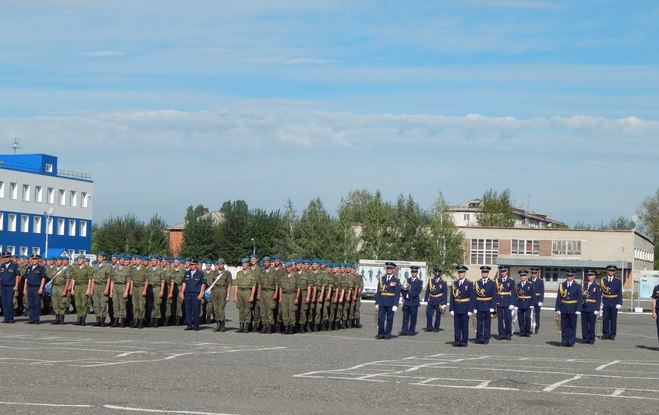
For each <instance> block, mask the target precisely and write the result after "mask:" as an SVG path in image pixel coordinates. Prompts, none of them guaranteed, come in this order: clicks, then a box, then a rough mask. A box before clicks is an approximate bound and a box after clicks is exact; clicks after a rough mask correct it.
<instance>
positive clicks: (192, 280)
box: [182, 260, 206, 330]
mask: <svg viewBox="0 0 659 415" xmlns="http://www.w3.org/2000/svg"><path fill="white" fill-rule="evenodd" d="M190 264H193V265H195V268H194V269H190V270H187V271H186V272H185V276H184V277H183V282H182V284H185V289H184V291H183V295H184V297H185V324H186V326H187V327H186V328H185V329H186V330H192V329H193V327H194V330H199V323H200V318H199V312H200V309H201V300H200V299H199V294H200V293H201V292H202V290H203V289H205V286H206V274H205V273H204V271H201V270H198V269H196V264H197V261H194V260H193V261H190Z"/></svg>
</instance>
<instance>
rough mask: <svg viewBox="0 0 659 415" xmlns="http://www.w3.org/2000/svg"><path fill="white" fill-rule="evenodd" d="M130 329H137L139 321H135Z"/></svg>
mask: <svg viewBox="0 0 659 415" xmlns="http://www.w3.org/2000/svg"><path fill="white" fill-rule="evenodd" d="M130 328H131V329H136V328H137V319H136V318H134V319H133V324H131V325H130Z"/></svg>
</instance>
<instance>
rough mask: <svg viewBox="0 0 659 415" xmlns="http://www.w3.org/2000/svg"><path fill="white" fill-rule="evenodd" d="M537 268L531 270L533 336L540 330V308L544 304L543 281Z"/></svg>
mask: <svg viewBox="0 0 659 415" xmlns="http://www.w3.org/2000/svg"><path fill="white" fill-rule="evenodd" d="M539 272H540V269H539V268H535V267H534V268H531V283H532V284H533V292H534V293H535V305H534V306H533V309H534V310H533V311H534V314H535V321H532V322H531V324H533V325H534V327H533V334H538V330H539V329H540V308H541V307H542V303H544V302H545V281H544V280H543V279H542V278H540V277H539V275H538V274H539Z"/></svg>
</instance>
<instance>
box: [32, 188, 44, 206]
mask: <svg viewBox="0 0 659 415" xmlns="http://www.w3.org/2000/svg"><path fill="white" fill-rule="evenodd" d="M34 201H35V202H37V203H41V202H43V187H41V186H34Z"/></svg>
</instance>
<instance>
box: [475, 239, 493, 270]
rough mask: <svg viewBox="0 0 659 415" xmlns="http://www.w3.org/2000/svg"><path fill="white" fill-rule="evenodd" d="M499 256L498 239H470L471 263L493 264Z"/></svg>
mask: <svg viewBox="0 0 659 415" xmlns="http://www.w3.org/2000/svg"><path fill="white" fill-rule="evenodd" d="M498 256H499V240H498V239H472V240H471V263H472V264H474V265H485V264H494V263H495V262H496V259H497V257H498Z"/></svg>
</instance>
